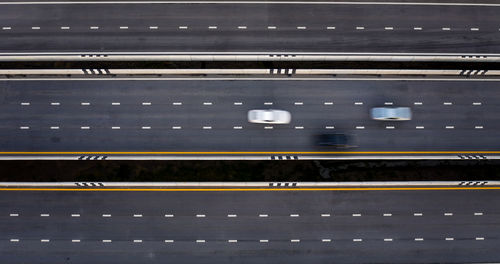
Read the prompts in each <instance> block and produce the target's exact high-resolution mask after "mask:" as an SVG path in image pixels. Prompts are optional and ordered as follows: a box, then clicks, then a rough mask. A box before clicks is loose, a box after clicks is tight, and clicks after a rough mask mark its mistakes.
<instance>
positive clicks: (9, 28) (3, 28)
mask: <svg viewBox="0 0 500 264" xmlns="http://www.w3.org/2000/svg"><path fill="white" fill-rule="evenodd" d="M11 29H12V28H11V27H2V30H11Z"/></svg>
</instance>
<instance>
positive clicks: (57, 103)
mask: <svg viewBox="0 0 500 264" xmlns="http://www.w3.org/2000/svg"><path fill="white" fill-rule="evenodd" d="M50 105H61V103H59V102H52V103H50Z"/></svg>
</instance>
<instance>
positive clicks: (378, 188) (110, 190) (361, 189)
mask: <svg viewBox="0 0 500 264" xmlns="http://www.w3.org/2000/svg"><path fill="white" fill-rule="evenodd" d="M440 190H500V186H495V187H493V186H491V187H394V188H390V187H372V188H349V187H339V188H234V189H230V188H212V189H211V188H178V189H176V188H165V189H161V188H130V189H127V188H116V189H112V188H108V189H104V188H103V189H99V188H88V189H87V188H15V187H13V188H0V191H76V192H89V191H90V192H235V191H237V192H241V191H251V192H254V191H273V192H274V191H440Z"/></svg>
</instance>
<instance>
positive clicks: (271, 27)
mask: <svg viewBox="0 0 500 264" xmlns="http://www.w3.org/2000/svg"><path fill="white" fill-rule="evenodd" d="M267 29H276V27H275V26H268V27H267Z"/></svg>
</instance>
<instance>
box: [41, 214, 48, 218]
mask: <svg viewBox="0 0 500 264" xmlns="http://www.w3.org/2000/svg"><path fill="white" fill-rule="evenodd" d="M49 216H50V214H40V217H49Z"/></svg>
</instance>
